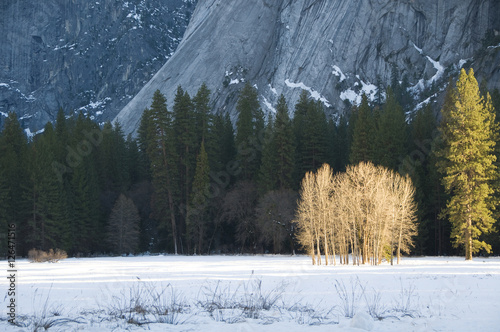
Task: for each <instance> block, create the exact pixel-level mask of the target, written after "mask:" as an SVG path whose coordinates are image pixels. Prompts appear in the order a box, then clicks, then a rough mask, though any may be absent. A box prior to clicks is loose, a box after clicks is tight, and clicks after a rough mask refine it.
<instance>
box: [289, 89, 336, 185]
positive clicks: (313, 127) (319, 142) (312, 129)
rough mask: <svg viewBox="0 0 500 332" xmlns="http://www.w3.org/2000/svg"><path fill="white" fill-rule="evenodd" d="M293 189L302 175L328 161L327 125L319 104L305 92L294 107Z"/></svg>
mask: <svg viewBox="0 0 500 332" xmlns="http://www.w3.org/2000/svg"><path fill="white" fill-rule="evenodd" d="M293 132H294V134H295V135H294V136H295V146H296V155H295V165H296V167H295V176H294V183H295V188H298V185H299V182H300V181H301V179H302V177H303V176H304V174H305V173H306V172H308V171H314V170H316V169H317V168H319V167H320V166H321V165H322V164H323V163H324V162H326V161H327V160H328V151H327V150H328V124H327V121H326V116H325V113H324V110H323V106H322V104H321V102H317V101H314V100H312V99H310V98H309V97H308V95H307V91H303V92H302V94H301V95H300V99H299V101H298V103H297V104H296V105H295V116H294V119H293Z"/></svg>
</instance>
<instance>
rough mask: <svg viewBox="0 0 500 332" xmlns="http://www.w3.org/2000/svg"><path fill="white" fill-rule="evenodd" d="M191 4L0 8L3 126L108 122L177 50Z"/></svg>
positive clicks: (132, 0)
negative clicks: (64, 115)
mask: <svg viewBox="0 0 500 332" xmlns="http://www.w3.org/2000/svg"><path fill="white" fill-rule="evenodd" d="M195 3H196V0H147V1H146V0H128V1H122V0H94V1H88V0H71V1H69V0H43V1H31V0H12V1H10V0H9V1H1V2H0V17H2V18H1V20H0V45H1V47H0V120H1V118H2V116H6V115H7V112H9V111H15V112H16V113H17V114H18V117H20V118H21V119H22V122H23V124H24V126H25V127H28V128H30V129H31V130H32V131H35V130H38V129H40V128H42V127H43V126H44V125H45V123H46V122H47V121H50V120H53V119H55V115H56V114H57V111H58V110H59V108H61V107H62V108H63V109H64V110H65V111H66V112H72V111H79V110H81V111H84V112H85V113H89V114H90V115H92V116H94V118H95V119H96V120H97V121H98V122H102V121H104V120H112V119H113V118H114V117H115V116H116V114H117V113H118V111H119V110H121V108H122V107H123V106H125V105H126V104H127V103H128V101H129V100H130V99H131V98H132V97H133V96H134V95H135V94H136V93H137V92H139V90H140V89H141V88H142V87H143V86H144V84H145V83H147V81H149V80H150V79H151V77H152V75H154V73H156V72H157V71H158V70H159V69H160V68H161V66H162V65H163V64H164V63H165V62H166V60H167V59H168V58H169V57H170V56H171V54H172V53H173V51H174V50H175V49H176V47H177V45H178V43H179V41H180V38H181V37H182V35H183V33H184V30H185V28H186V26H187V24H188V22H189V19H190V16H191V13H192V11H193V10H194V7H195Z"/></svg>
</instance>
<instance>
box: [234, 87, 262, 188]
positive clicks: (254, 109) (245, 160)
mask: <svg viewBox="0 0 500 332" xmlns="http://www.w3.org/2000/svg"><path fill="white" fill-rule="evenodd" d="M236 110H237V111H238V120H237V121H236V138H235V143H236V148H237V155H236V159H237V161H238V162H239V165H240V167H241V175H240V177H241V179H244V180H254V179H255V178H256V176H257V173H258V169H259V167H260V160H261V155H262V144H263V142H262V141H263V135H264V115H263V112H262V109H261V108H260V104H259V99H258V96H257V90H256V89H255V88H254V87H253V86H252V85H250V83H248V82H247V83H246V84H245V87H244V88H243V90H242V91H241V93H240V97H239V99H238V104H237V105H236Z"/></svg>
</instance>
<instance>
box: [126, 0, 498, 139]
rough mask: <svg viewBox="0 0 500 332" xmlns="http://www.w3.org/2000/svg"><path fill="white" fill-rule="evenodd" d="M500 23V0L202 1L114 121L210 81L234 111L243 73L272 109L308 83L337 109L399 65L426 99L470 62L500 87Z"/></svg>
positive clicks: (129, 124) (132, 126) (217, 98)
mask: <svg viewBox="0 0 500 332" xmlns="http://www.w3.org/2000/svg"><path fill="white" fill-rule="evenodd" d="M499 31H500V2H499V1H497V0H481V1H479V0H460V1H449V0H351V1H344V0H232V1H222V0H200V1H198V4H197V6H196V9H195V11H194V13H193V16H192V19H191V21H190V23H189V26H188V28H187V29H186V31H185V34H184V37H183V40H182V41H181V43H180V44H179V46H178V48H177V50H176V52H175V53H174V55H173V56H172V57H171V58H170V59H169V60H168V61H167V62H166V64H165V65H164V66H163V67H162V68H161V69H160V70H159V71H158V72H157V73H156V74H155V75H154V77H153V78H152V79H151V80H150V81H149V82H148V83H147V84H146V85H145V86H144V87H143V88H142V90H141V91H140V92H139V93H138V94H137V95H136V96H135V97H134V98H133V99H132V100H130V102H129V103H128V104H127V105H126V106H125V107H124V108H123V109H122V110H121V112H120V113H119V114H118V116H117V117H116V120H118V121H120V123H121V124H122V125H123V127H124V130H125V132H134V131H135V130H136V129H137V126H138V124H139V121H140V117H141V114H142V111H143V110H144V108H146V107H147V106H149V105H150V103H151V98H152V96H153V93H154V91H155V90H156V89H159V90H160V91H161V92H163V93H164V94H165V95H166V97H167V100H168V103H169V105H170V106H171V105H172V102H173V100H174V94H175V91H176V89H177V86H178V85H181V86H182V87H183V88H184V89H185V90H187V91H188V92H189V93H190V94H191V95H193V94H195V93H196V90H197V89H198V88H199V87H200V85H201V84H202V83H203V82H205V83H206V84H207V86H208V87H209V88H210V89H211V90H212V92H213V95H212V103H213V106H214V108H215V109H216V110H219V109H220V110H225V111H228V112H230V114H232V115H233V117H234V115H235V105H236V101H237V97H238V91H239V90H240V89H241V88H242V86H243V84H244V82H251V83H252V84H253V85H255V86H256V87H257V89H258V92H259V98H260V101H261V104H262V106H263V109H264V110H266V111H268V112H274V108H273V105H275V103H276V101H277V98H278V97H279V95H280V94H282V93H283V94H284V95H285V97H286V99H287V100H288V102H289V105H293V104H294V103H295V101H296V100H297V99H298V96H299V94H300V93H301V91H302V90H307V91H308V92H309V93H310V96H311V97H313V98H315V99H317V100H320V101H321V102H322V103H323V104H324V106H325V109H326V111H327V112H329V113H330V114H339V113H341V112H344V111H345V110H347V109H348V108H349V107H350V105H351V104H353V103H357V102H359V100H360V98H361V97H360V96H361V94H362V93H363V92H364V93H366V94H368V96H369V97H370V99H372V100H373V99H374V98H375V94H376V91H377V89H378V88H379V87H380V88H383V87H385V86H387V85H388V84H390V82H391V73H392V72H393V71H394V72H395V73H396V72H398V73H399V75H397V79H398V80H402V78H403V76H406V79H407V83H408V92H410V93H411V94H412V95H413V97H414V98H415V100H416V102H415V105H416V106H415V107H421V106H422V105H423V104H425V103H428V102H432V100H433V98H435V97H436V96H437V95H438V93H437V92H439V90H442V89H443V87H444V85H445V84H446V82H447V81H448V77H449V76H450V75H452V74H454V73H456V72H458V69H459V68H460V67H462V66H465V67H473V68H474V69H475V71H476V73H477V76H479V78H480V79H483V78H484V79H486V80H487V81H488V87H489V88H500V71H499V70H500V69H499V68H500V55H499V51H500V40H499ZM394 69H396V70H394ZM417 103H419V104H417ZM290 108H291V109H293V106H292V107H290Z"/></svg>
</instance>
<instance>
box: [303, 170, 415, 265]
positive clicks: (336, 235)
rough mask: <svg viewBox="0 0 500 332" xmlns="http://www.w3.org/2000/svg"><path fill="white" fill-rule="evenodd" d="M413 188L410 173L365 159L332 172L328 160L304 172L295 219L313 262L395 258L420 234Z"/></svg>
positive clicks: (328, 262)
mask: <svg viewBox="0 0 500 332" xmlns="http://www.w3.org/2000/svg"><path fill="white" fill-rule="evenodd" d="M414 195H415V189H414V186H413V184H412V181H411V179H410V178H409V176H401V175H399V174H398V173H396V172H394V171H391V170H389V169H387V168H385V167H383V166H375V165H374V164H372V163H370V162H361V163H359V164H358V165H356V166H348V167H347V170H346V172H345V173H339V174H336V175H333V172H332V169H331V168H330V166H329V165H328V164H324V165H323V166H322V167H321V168H320V169H319V170H318V171H317V172H316V173H313V172H308V173H306V175H305V177H304V179H303V180H302V186H301V196H300V199H299V203H298V208H297V215H296V218H295V223H296V225H297V228H298V233H297V237H298V240H299V243H300V244H301V245H302V246H303V247H304V249H305V250H306V251H307V252H308V253H309V255H310V256H311V258H312V262H313V264H317V265H321V264H322V256H324V264H326V265H328V264H337V261H336V256H339V258H340V262H339V263H340V264H349V259H350V256H349V253H351V259H352V263H353V264H358V265H359V264H366V263H371V264H373V265H378V264H380V263H381V262H382V259H384V258H385V259H386V260H387V261H390V262H391V264H392V263H393V258H394V255H396V257H397V263H399V261H400V257H401V253H409V250H410V248H411V246H412V244H413V240H412V238H413V237H414V236H415V235H416V234H417V223H416V211H417V207H416V204H415V202H414Z"/></svg>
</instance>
